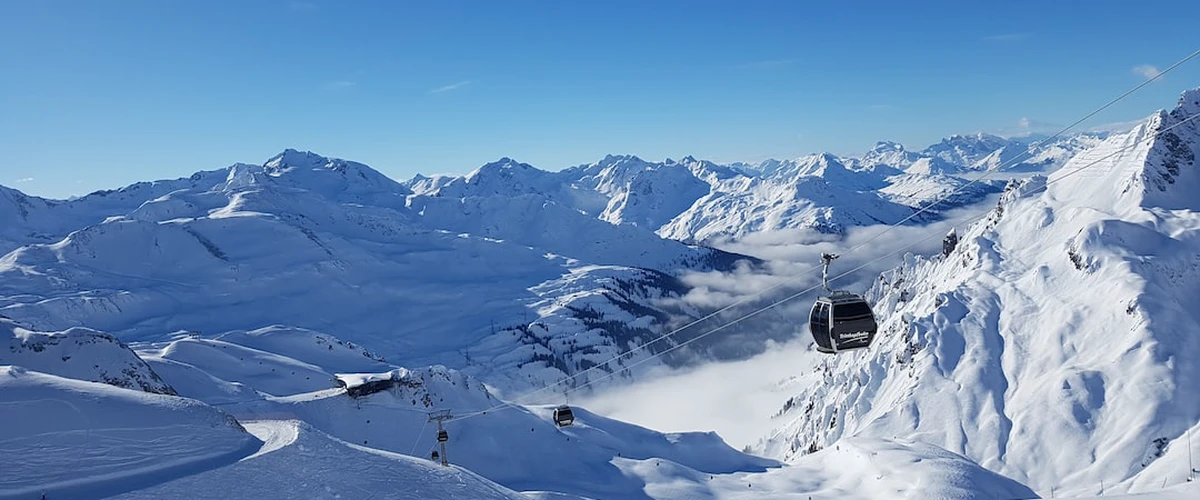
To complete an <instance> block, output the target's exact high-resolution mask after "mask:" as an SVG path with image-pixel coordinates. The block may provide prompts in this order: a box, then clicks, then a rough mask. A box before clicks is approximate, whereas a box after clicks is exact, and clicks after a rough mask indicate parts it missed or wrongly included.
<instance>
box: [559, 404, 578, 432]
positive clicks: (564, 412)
mask: <svg viewBox="0 0 1200 500" xmlns="http://www.w3.org/2000/svg"><path fill="white" fill-rule="evenodd" d="M574 423H575V414H574V413H572V412H571V407H570V406H567V405H562V406H559V407H558V408H555V409H554V424H555V425H557V426H559V427H566V426H568V425H571V424H574Z"/></svg>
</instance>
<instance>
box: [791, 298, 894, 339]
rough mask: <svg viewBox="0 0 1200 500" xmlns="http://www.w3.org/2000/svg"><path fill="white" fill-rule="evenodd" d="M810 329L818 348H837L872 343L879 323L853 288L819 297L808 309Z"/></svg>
mask: <svg viewBox="0 0 1200 500" xmlns="http://www.w3.org/2000/svg"><path fill="white" fill-rule="evenodd" d="M808 329H809V331H810V332H812V336H813V341H815V342H816V343H817V351H820V352H823V353H829V354H834V353H837V352H838V351H848V350H851V349H862V348H864V347H870V346H871V342H872V341H873V340H875V333H876V332H877V331H878V329H879V325H877V324H876V323H875V314H874V312H873V311H871V306H870V305H868V304H867V301H866V300H863V298H862V297H861V296H859V295H857V294H854V293H850V292H832V293H830V294H829V295H828V296H825V297H820V298H818V299H817V302H816V303H814V304H813V307H812V311H811V312H810V313H809V318H808Z"/></svg>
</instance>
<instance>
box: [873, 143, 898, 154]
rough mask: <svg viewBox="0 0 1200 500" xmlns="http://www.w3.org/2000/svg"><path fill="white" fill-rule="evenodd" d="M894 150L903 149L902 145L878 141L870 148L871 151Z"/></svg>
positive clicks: (885, 151)
mask: <svg viewBox="0 0 1200 500" xmlns="http://www.w3.org/2000/svg"><path fill="white" fill-rule="evenodd" d="M895 151H904V145H902V144H900V143H898V142H892V141H879V142H876V143H875V146H874V147H872V148H871V151H870V152H871V153H891V152H895Z"/></svg>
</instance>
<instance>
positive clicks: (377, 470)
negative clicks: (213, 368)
mask: <svg viewBox="0 0 1200 500" xmlns="http://www.w3.org/2000/svg"><path fill="white" fill-rule="evenodd" d="M244 425H245V427H246V429H247V430H249V431H250V432H251V433H253V434H255V435H256V436H259V437H260V439H263V440H264V441H266V442H267V445H268V446H266V447H264V449H263V451H260V452H258V453H256V454H255V455H254V456H251V457H247V458H245V459H243V460H240V461H238V462H236V463H233V464H231V465H228V466H226V467H221V468H217V469H213V470H210V471H206V472H202V473H199V474H194V475H191V476H187V477H184V478H180V479H177V480H174V481H170V482H167V483H164V484H160V485H156V486H152V487H149V488H145V489H142V490H137V491H134V492H130V493H126V494H123V495H118V496H116V497H113V498H115V499H123V500H134V499H151V500H192V499H212V500H227V499H231V498H308V499H330V500H332V499H341V498H423V499H432V500H438V499H446V500H450V499H460V498H470V499H479V500H493V499H496V500H522V499H525V498H527V497H525V496H523V495H520V494H518V493H517V492H515V491H512V490H509V489H508V488H505V487H503V486H500V485H498V484H496V483H493V482H491V481H488V480H487V479H484V478H482V477H480V476H479V475H478V474H474V473H472V472H470V471H468V470H465V469H462V468H459V467H442V466H440V465H436V464H434V463H432V462H429V461H428V460H423V459H417V458H413V457H410V456H406V455H401V454H398V453H389V452H386V451H383V450H378V449H375V448H369V447H364V446H358V445H355V444H353V443H347V442H345V441H342V440H340V439H337V438H334V437H331V436H329V435H327V434H325V433H323V432H320V431H317V430H315V429H313V428H312V427H311V426H309V425H307V424H304V423H302V422H299V421H295V420H266V421H248V422H245V424H244Z"/></svg>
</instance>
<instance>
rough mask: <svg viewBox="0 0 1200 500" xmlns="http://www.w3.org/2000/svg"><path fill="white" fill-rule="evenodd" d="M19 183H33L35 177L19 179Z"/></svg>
mask: <svg viewBox="0 0 1200 500" xmlns="http://www.w3.org/2000/svg"><path fill="white" fill-rule="evenodd" d="M17 182H33V177H23V178H20V179H17Z"/></svg>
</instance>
